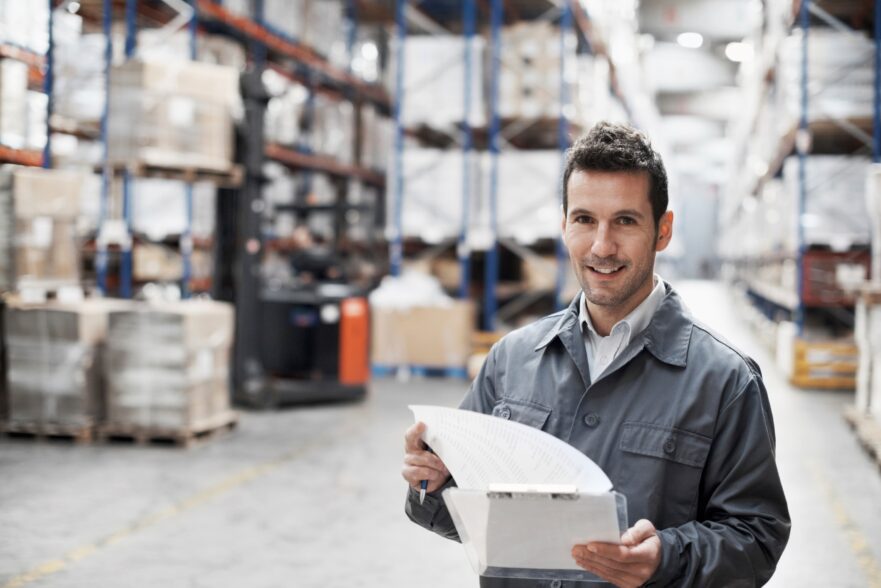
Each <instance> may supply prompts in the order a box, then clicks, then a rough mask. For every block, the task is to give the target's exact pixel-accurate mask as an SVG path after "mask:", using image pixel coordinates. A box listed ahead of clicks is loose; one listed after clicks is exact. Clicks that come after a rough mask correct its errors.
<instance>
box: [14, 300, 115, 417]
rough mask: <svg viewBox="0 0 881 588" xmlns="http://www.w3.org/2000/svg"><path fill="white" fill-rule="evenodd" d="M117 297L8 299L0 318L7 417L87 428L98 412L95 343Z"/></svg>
mask: <svg viewBox="0 0 881 588" xmlns="http://www.w3.org/2000/svg"><path fill="white" fill-rule="evenodd" d="M122 305H125V303H124V302H121V301H109V300H86V301H83V302H80V303H77V304H76V305H69V306H66V305H62V304H57V303H48V304H41V305H24V304H20V303H15V302H10V303H9V305H8V306H7V308H6V314H5V317H4V322H5V325H4V326H5V330H4V337H5V340H6V349H7V354H8V372H7V385H8V402H9V407H8V410H9V415H8V416H9V421H10V422H12V423H20V424H37V425H49V424H51V425H60V426H69V427H88V426H92V425H94V424H95V423H96V422H97V421H98V420H99V419H100V418H101V416H102V403H101V366H100V357H101V354H100V346H101V345H102V343H103V341H104V338H105V336H106V333H107V316H108V312H109V311H110V310H111V309H113V308H119V307H121V306H122Z"/></svg>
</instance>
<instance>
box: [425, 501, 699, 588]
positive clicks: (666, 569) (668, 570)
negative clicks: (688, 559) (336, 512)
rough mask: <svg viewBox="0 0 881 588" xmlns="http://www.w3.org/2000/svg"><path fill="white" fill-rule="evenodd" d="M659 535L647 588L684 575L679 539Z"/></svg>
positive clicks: (668, 531) (666, 533)
mask: <svg viewBox="0 0 881 588" xmlns="http://www.w3.org/2000/svg"><path fill="white" fill-rule="evenodd" d="M417 500H418V498H417ZM657 535H658V539H660V540H661V563H660V564H659V565H658V569H657V570H655V573H654V575H653V576H652V577H651V578H650V579H649V581H648V582H646V583H645V586H670V585H672V584H675V583H676V579H677V578H679V577H680V576H681V575H682V550H681V549H680V545H679V537H678V536H677V534H676V533H675V532H674V531H673V530H672V529H664V530H662V531H658V532H657Z"/></svg>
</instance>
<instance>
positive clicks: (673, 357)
mask: <svg viewBox="0 0 881 588" xmlns="http://www.w3.org/2000/svg"><path fill="white" fill-rule="evenodd" d="M656 286H657V285H656ZM663 288H664V290H663V292H664V297H663V299H662V300H661V303H660V306H659V307H658V309H657V311H656V312H655V313H654V315H653V316H652V317H650V322H649V324H648V326H647V327H646V329H645V331H643V337H642V339H643V340H644V341H645V346H646V349H648V350H649V352H650V353H651V354H652V355H654V356H655V357H656V358H658V359H659V360H660V361H663V362H664V363H667V364H669V365H673V366H679V367H684V366H685V364H686V359H687V357H688V346H689V343H690V341H691V330H692V327H693V326H694V319H693V318H692V317H691V314H690V312H689V311H688V309H687V308H686V307H685V305H684V304H683V302H682V299H681V298H679V295H678V294H677V293H676V291H675V290H674V289H673V288H672V287H671V286H670V285H669V284H666V283H664V284H663ZM652 292H654V290H653V291H652ZM579 305H581V295H580V294H579V295H578V296H576V297H575V298H573V300H572V302H571V303H570V304H569V307H568V308H567V309H566V310H564V311H562V312H560V313H558V315H557V317H558V318H557V320H556V321H554V324H553V325H552V326H551V328H550V329H549V330H548V331H547V332H546V333H545V335H544V336H543V337H542V338H541V340H540V341H539V343H538V345H536V346H535V351H540V350H541V349H543V348H545V347H547V346H548V345H549V344H550V343H551V341H553V340H554V339H555V338H557V337H558V336H559V335H560V332H561V331H564V330H567V329H579V330H580V326H579V325H580V323H579V321H578V316H579ZM579 336H580V335H579Z"/></svg>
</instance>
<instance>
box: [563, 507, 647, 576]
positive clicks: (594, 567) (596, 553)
mask: <svg viewBox="0 0 881 588" xmlns="http://www.w3.org/2000/svg"><path fill="white" fill-rule="evenodd" d="M625 539H626V540H627V541H634V540H635V539H641V540H640V541H639V543H636V544H635V545H632V546H628V545H624V544H621V545H616V544H614V543H588V544H586V545H576V546H574V547H573V548H572V557H573V558H574V559H575V561H576V563H577V564H578V565H579V566H581V567H582V568H584V569H586V570H588V571H590V572H593V573H594V574H597V575H598V576H600V577H601V578H603V579H605V580H608V581H609V582H612V583H613V584H616V585H618V586H640V585H642V584H643V583H644V582H646V581H647V580H648V579H649V578H651V577H652V575H653V574H654V573H655V570H656V569H657V568H658V565H659V564H660V561H661V540H660V539H659V538H658V536H657V534H656V533H655V530H654V526H653V525H652V524H651V523H650V522H648V521H640V522H638V523H637V524H636V525H634V526H633V527H632V528H631V529H628V530H627V532H625V533H624V536H622V541H623V540H625Z"/></svg>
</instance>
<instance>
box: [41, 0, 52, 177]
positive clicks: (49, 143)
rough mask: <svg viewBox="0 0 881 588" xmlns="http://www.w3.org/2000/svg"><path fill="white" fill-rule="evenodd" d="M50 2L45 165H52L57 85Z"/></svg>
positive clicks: (50, 4)
mask: <svg viewBox="0 0 881 588" xmlns="http://www.w3.org/2000/svg"><path fill="white" fill-rule="evenodd" d="M47 2H48V4H49V45H48V47H47V48H46V72H45V73H44V74H43V92H44V93H45V94H46V144H45V145H44V146H43V167H44V168H46V169H49V168H51V167H52V123H51V121H52V109H53V104H52V90H53V89H54V88H53V86H54V85H55V30H54V29H55V18H54V12H55V9H54V6H53V4H54V2H53V0H47Z"/></svg>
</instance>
